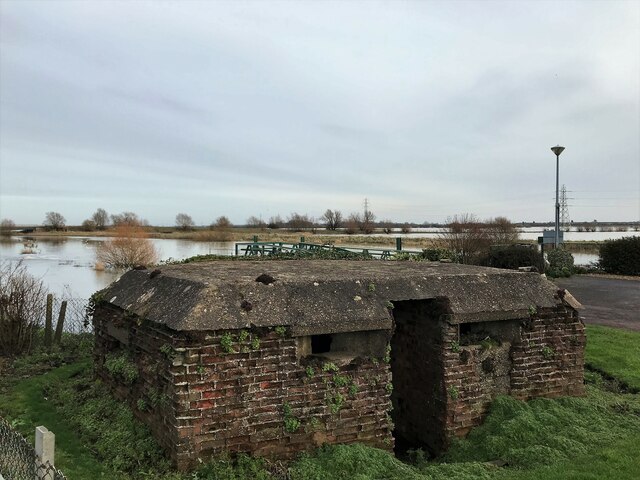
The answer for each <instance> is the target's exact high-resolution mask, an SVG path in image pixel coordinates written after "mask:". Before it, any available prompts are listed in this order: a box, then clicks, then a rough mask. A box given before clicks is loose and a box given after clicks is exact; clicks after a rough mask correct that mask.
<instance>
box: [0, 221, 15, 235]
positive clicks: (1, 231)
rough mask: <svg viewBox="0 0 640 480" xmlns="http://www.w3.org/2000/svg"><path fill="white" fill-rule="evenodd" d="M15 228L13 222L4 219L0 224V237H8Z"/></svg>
mask: <svg viewBox="0 0 640 480" xmlns="http://www.w3.org/2000/svg"><path fill="white" fill-rule="evenodd" d="M15 228H16V224H15V223H13V220H10V219H8V218H5V219H3V220H2V221H1V222H0V235H4V236H9V235H11V231H12V230H14V229H15Z"/></svg>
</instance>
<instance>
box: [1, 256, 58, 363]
mask: <svg viewBox="0 0 640 480" xmlns="http://www.w3.org/2000/svg"><path fill="white" fill-rule="evenodd" d="M46 294H47V291H46V288H45V286H44V284H43V283H42V280H40V279H38V278H35V277H33V276H32V275H30V274H29V273H27V267H25V266H24V265H22V262H18V263H17V264H14V263H11V262H7V263H0V354H4V355H19V354H20V353H23V352H24V351H27V350H29V349H30V348H31V345H32V342H33V338H34V334H35V333H36V330H37V328H38V327H39V326H40V323H41V319H42V315H43V311H44V307H45V302H46V301H45V298H46Z"/></svg>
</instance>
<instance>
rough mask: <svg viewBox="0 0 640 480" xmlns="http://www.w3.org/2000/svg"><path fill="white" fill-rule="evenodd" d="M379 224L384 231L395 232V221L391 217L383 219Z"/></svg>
mask: <svg viewBox="0 0 640 480" xmlns="http://www.w3.org/2000/svg"><path fill="white" fill-rule="evenodd" d="M379 225H380V228H382V231H383V232H384V233H391V232H393V222H392V221H391V220H389V219H386V220H382V221H381V222H380V224H379Z"/></svg>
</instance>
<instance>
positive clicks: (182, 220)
mask: <svg viewBox="0 0 640 480" xmlns="http://www.w3.org/2000/svg"><path fill="white" fill-rule="evenodd" d="M194 225H195V222H194V221H193V218H191V216H190V215H187V214H186V213H179V214H177V215H176V227H178V228H179V229H181V230H191V229H192V228H193V227H194Z"/></svg>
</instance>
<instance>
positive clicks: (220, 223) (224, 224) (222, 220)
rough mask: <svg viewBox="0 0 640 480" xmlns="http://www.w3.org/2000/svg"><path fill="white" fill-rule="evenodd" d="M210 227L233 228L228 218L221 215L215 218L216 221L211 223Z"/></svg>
mask: <svg viewBox="0 0 640 480" xmlns="http://www.w3.org/2000/svg"><path fill="white" fill-rule="evenodd" d="M212 226H213V227H215V228H231V227H233V223H231V220H229V218H228V217H226V216H224V215H222V216H220V217H218V218H216V221H215V222H214V223H213V225H212Z"/></svg>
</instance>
